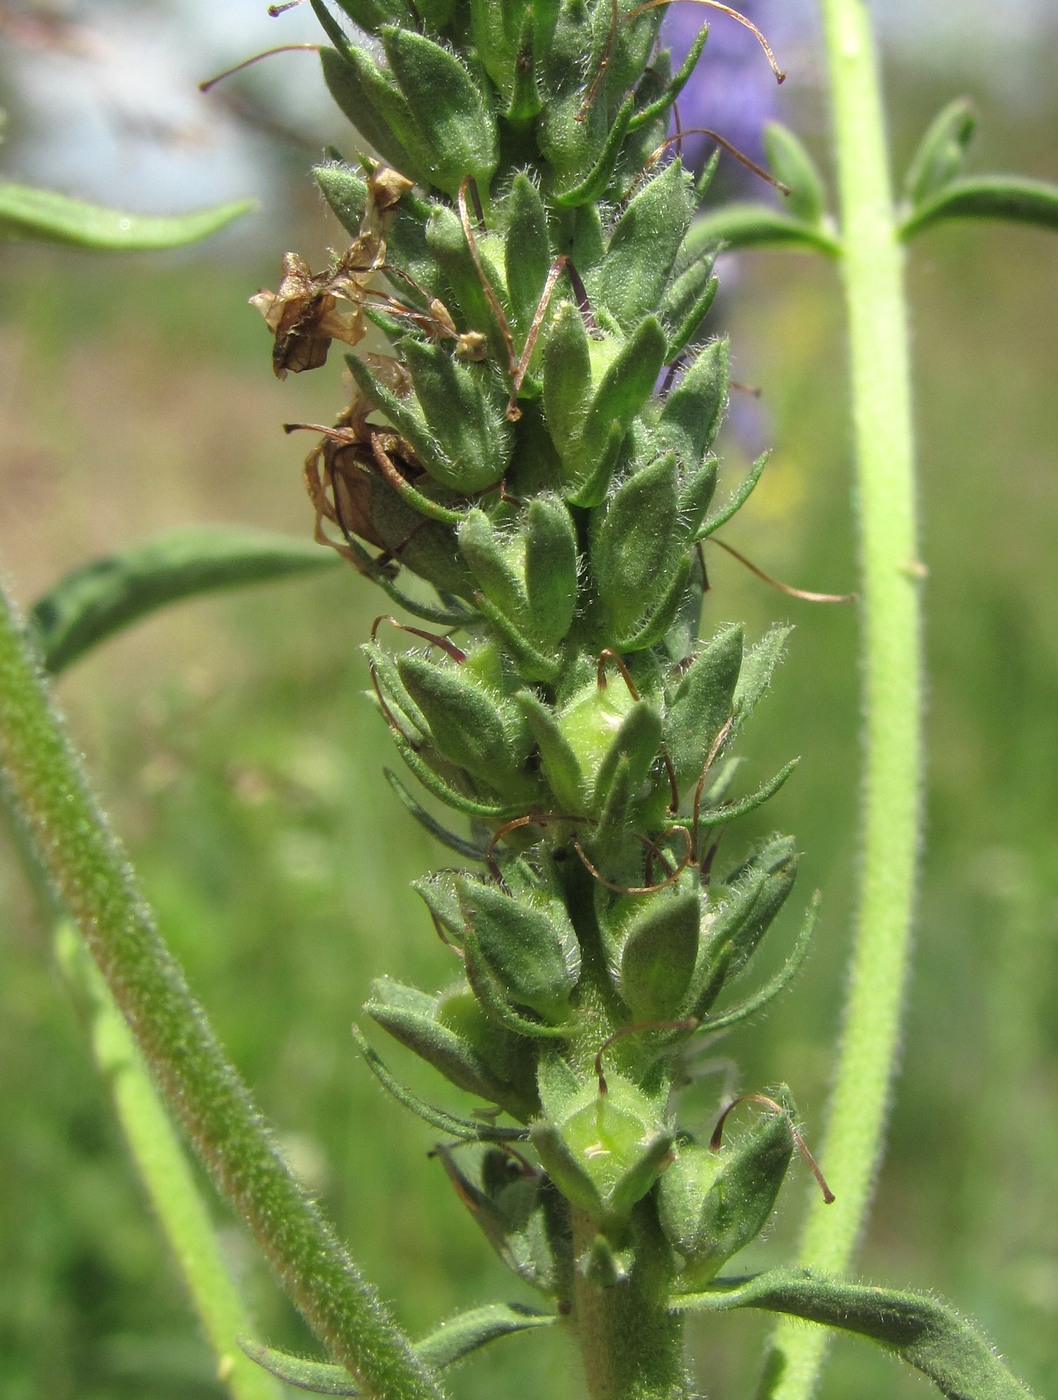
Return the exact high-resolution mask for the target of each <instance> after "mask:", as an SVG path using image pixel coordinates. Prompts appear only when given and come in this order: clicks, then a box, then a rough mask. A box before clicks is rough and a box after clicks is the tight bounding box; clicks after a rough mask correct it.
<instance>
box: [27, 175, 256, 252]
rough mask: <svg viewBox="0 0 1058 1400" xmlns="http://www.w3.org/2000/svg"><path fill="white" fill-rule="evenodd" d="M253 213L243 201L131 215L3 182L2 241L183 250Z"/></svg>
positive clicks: (123, 249)
mask: <svg viewBox="0 0 1058 1400" xmlns="http://www.w3.org/2000/svg"><path fill="white" fill-rule="evenodd" d="M253 207H254V206H253V205H252V204H249V203H247V202H246V201H245V200H242V201H239V202H238V203H235V204H225V205H221V206H219V207H218V208H216V209H204V210H202V211H201V212H200V213H197V214H175V215H167V216H154V215H150V214H126V213H122V212H120V211H118V210H115V209H103V208H100V206H99V205H96V204H86V203H85V202H84V201H83V200H80V199H71V198H69V196H67V195H63V194H56V193H54V192H53V191H52V190H38V189H32V188H30V187H29V186H26V185H14V184H11V183H9V182H8V181H0V240H4V241H7V242H32V243H59V244H65V245H67V246H72V247H78V248H95V249H98V250H100V251H104V252H131V251H133V250H136V249H139V250H148V249H160V248H180V247H182V246H183V245H184V244H185V243H194V242H196V241H197V240H198V239H200V238H207V237H208V236H209V235H210V234H211V233H216V232H217V231H218V230H219V229H222V228H224V226H225V225H226V224H230V223H231V221H232V220H233V219H238V218H241V217H242V215H243V214H247V213H249V212H250V210H251V209H253Z"/></svg>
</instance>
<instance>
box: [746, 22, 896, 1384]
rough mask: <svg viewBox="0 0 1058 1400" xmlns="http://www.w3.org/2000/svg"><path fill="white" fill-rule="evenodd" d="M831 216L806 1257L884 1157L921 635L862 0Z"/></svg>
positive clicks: (804, 1374)
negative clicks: (847, 940)
mask: <svg viewBox="0 0 1058 1400" xmlns="http://www.w3.org/2000/svg"><path fill="white" fill-rule="evenodd" d="M822 9H823V17H824V27H825V42H826V51H827V60H828V67H829V74H830V87H831V95H832V103H833V113H834V127H835V132H836V144H837V171H838V183H839V188H840V196H841V208H842V221H843V257H842V261H841V266H842V273H843V281H844V288H845V296H846V303H847V307H848V318H849V342H850V360H851V381H852V410H853V423H854V430H855V445H856V471H857V480H856V497H857V505H858V516H859V550H860V566H861V597H862V600H863V602H862V617H863V705H864V711H865V720H866V723H865V755H864V771H865V777H864V788H863V813H862V818H861V822H862V832H863V853H862V867H861V871H860V888H859V896H858V909H857V917H856V938H855V946H854V950H853V957H852V965H851V970H850V979H849V992H848V999H847V1003H846V1008H845V1019H844V1031H843V1037H842V1043H841V1050H840V1057H839V1062H838V1068H837V1074H836V1079H835V1083H834V1089H833V1095H832V1099H831V1107H830V1116H829V1124H828V1130H827V1135H826V1139H825V1142H824V1144H823V1147H822V1151H821V1157H822V1160H823V1162H824V1163H825V1165H826V1171H827V1176H828V1178H829V1180H830V1182H831V1184H832V1185H833V1187H834V1190H835V1191H836V1193H837V1201H836V1203H835V1204H834V1205H833V1206H831V1207H829V1208H828V1209H826V1210H825V1211H824V1209H823V1208H822V1203H821V1201H820V1200H819V1199H818V1198H817V1199H816V1200H815V1201H814V1202H813V1204H812V1206H811V1207H810V1209H809V1215H808V1219H807V1222H806V1226H805V1231H804V1237H803V1241H802V1246H801V1257H802V1260H803V1261H804V1262H805V1263H806V1264H810V1265H811V1266H813V1267H816V1268H819V1269H821V1270H825V1271H826V1272H828V1273H832V1274H840V1273H841V1272H843V1271H844V1270H846V1269H847V1268H848V1266H849V1264H850V1263H851V1261H852V1258H853V1256H854V1253H855V1250H856V1247H857V1244H858V1242H859V1239H860V1236H861V1235H862V1233H863V1229H864V1223H865V1220H866V1215H867V1211H868V1207H869V1204H870V1199H871V1195H872V1190H873V1186H874V1181H875V1177H876V1174H877V1171H878V1166H879V1161H880V1158H881V1154H882V1145H883V1136H884V1128H885V1119H886V1113H887V1110H888V1105H889V1097H890V1090H891V1085H892V1081H893V1077H894V1073H895V1069H896V1063H897V1059H898V1053H899V1041H900V1019H901V1010H902V1004H903V998H904V988H905V984H906V980H907V967H908V957H909V948H910V924H911V915H912V906H913V900H914V886H915V868H916V858H917V850H918V840H919V836H918V830H919V805H920V785H921V776H920V769H921V733H920V730H921V716H920V711H921V698H920V697H921V636H920V631H921V629H920V619H919V593H920V588H921V575H922V569H921V567H920V565H919V563H918V558H917V553H916V550H917V543H916V524H915V491H914V474H913V437H912V424H911V389H910V370H909V349H908V331H907V314H906V305H905V300H904V291H903V260H902V254H901V247H900V243H899V240H898V232H897V227H896V221H895V217H894V210H893V200H892V195H891V191H890V183H889V172H888V164H887V151H886V139H885V127H884V120H883V114H882V103H881V94H880V84H879V74H878V62H877V57H876V53H875V48H874V43H873V38H872V34H871V29H870V22H869V18H868V14H867V8H866V5H865V4H864V0H822ZM827 1339H828V1333H827V1332H826V1330H825V1329H822V1328H819V1329H815V1328H813V1329H808V1330H806V1329H804V1328H800V1327H798V1326H797V1325H796V1324H788V1323H781V1324H780V1326H779V1328H778V1330H777V1333H776V1336H775V1339H774V1343H773V1346H774V1350H773V1354H772V1356H771V1358H770V1360H769V1364H768V1376H769V1378H770V1379H769V1380H768V1381H766V1383H765V1388H766V1391H767V1393H768V1394H769V1395H770V1396H771V1397H772V1400H807V1397H808V1396H810V1395H811V1394H812V1393H813V1392H814V1390H815V1388H816V1384H817V1381H818V1377H819V1373H820V1369H821V1366H822V1362H823V1358H824V1355H825V1351H826V1346H827Z"/></svg>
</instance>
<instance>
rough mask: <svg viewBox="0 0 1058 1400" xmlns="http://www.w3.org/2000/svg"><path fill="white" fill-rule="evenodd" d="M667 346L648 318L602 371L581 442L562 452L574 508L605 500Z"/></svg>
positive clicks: (654, 321) (654, 322)
mask: <svg viewBox="0 0 1058 1400" xmlns="http://www.w3.org/2000/svg"><path fill="white" fill-rule="evenodd" d="M666 344H667V342H666V339H665V332H664V331H663V330H662V327H661V323H660V322H659V321H658V320H657V318H656V317H654V316H647V317H646V318H645V319H644V320H642V321H641V322H640V323H639V325H638V326H637V327H636V329H635V331H634V332H633V334H632V335H631V336H630V337H629V339H628V340H626V341H625V343H624V345H622V346H621V348H620V350H619V351H618V353H617V355H616V356H615V357H614V359H613V360H612V361H611V363H610V364H609V366H608V368H607V369H606V370H605V372H604V373H603V376H602V378H601V379H600V381H599V383H598V386H597V387H596V389H595V390H594V393H593V394H592V396H591V400H590V404H589V407H588V412H587V415H586V416H585V419H584V426H583V428H582V430H581V433H580V437H579V441H577V443H576V444H575V446H574V447H573V450H572V451H571V452H570V453H569V454H567V453H565V452H563V458H564V461H565V467H566V471H567V474H568V476H569V477H570V479H571V486H572V489H571V490H570V491H569V493H568V498H569V500H570V502H571V503H572V504H574V505H578V506H597V505H599V504H600V503H601V502H602V501H603V500H604V499H605V496H606V492H607V490H608V488H609V485H610V478H611V476H612V475H613V470H614V467H615V466H616V464H617V453H618V451H619V450H620V447H621V444H622V442H623V441H624V438H625V436H626V435H627V433H628V430H629V428H630V427H631V426H632V423H633V421H634V420H635V418H636V415H637V414H638V413H639V411H640V410H641V409H642V407H643V405H644V404H645V403H646V402H647V400H648V399H649V398H650V396H651V394H652V393H653V392H654V385H655V384H656V382H657V377H658V375H659V374H660V372H661V367H662V365H663V364H664V363H665V350H666ZM549 348H550V346H549ZM545 384H546V380H545ZM545 411H546V389H545ZM559 450H560V451H562V449H561V447H559Z"/></svg>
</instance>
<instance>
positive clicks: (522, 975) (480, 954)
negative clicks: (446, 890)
mask: <svg viewBox="0 0 1058 1400" xmlns="http://www.w3.org/2000/svg"><path fill="white" fill-rule="evenodd" d="M459 898H460V904H461V907H462V910H463V917H464V920H465V924H466V928H465V933H464V938H465V943H466V953H467V959H468V966H469V963H470V961H471V959H473V960H474V961H475V962H477V961H478V960H481V961H483V962H484V963H485V964H486V965H487V968H488V971H489V973H490V974H491V976H492V978H493V979H494V980H495V981H497V982H498V983H499V984H500V986H501V987H502V988H503V991H504V994H505V996H506V998H507V999H508V1000H509V1001H510V1002H512V1003H514V1004H515V1005H516V1006H526V1007H528V1008H529V1009H530V1010H531V1011H535V1012H536V1013H537V1015H539V1016H540V1017H542V1018H543V1020H544V1021H546V1022H549V1023H551V1024H552V1025H554V1024H557V1023H561V1022H564V1021H565V1020H567V1019H568V1017H569V1014H570V1004H569V999H570V996H571V995H572V993H573V991H574V989H575V988H576V985H577V981H578V978H579V976H580V944H579V943H578V942H577V935H576V933H575V932H574V930H573V925H572V924H571V923H570V921H569V915H568V914H567V913H566V910H565V907H564V906H563V904H562V901H561V899H559V898H558V897H557V896H553V897H550V898H547V897H545V896H541V897H540V899H539V901H538V902H529V900H528V899H527V898H526V897H525V895H524V894H523V896H522V897H521V898H514V897H512V896H511V895H509V894H506V893H504V892H503V891H502V890H501V889H499V888H498V887H497V886H495V885H492V884H484V883H481V882H479V881H475V880H470V879H467V878H465V877H464V878H463V879H461V880H460V882H459Z"/></svg>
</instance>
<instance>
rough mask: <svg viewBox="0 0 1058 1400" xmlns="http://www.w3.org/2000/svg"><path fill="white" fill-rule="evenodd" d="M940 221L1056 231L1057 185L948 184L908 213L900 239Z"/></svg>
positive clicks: (1006, 179) (1008, 181)
mask: <svg viewBox="0 0 1058 1400" xmlns="http://www.w3.org/2000/svg"><path fill="white" fill-rule="evenodd" d="M944 219H1005V220H1006V221H1007V222H1008V223H1019V224H1034V225H1035V226H1036V227H1037V228H1045V229H1051V230H1058V185H1051V184H1048V183H1047V182H1046V181H1044V180H1028V179H1025V178H1024V177H1019V176H1016V175H980V176H978V177H977V178H975V179H967V180H952V181H951V182H950V183H949V184H947V185H945V186H944V187H943V189H941V190H939V191H938V192H937V193H936V194H935V195H933V196H932V197H931V198H929V199H926V200H924V201H923V202H922V203H921V204H918V205H916V207H915V208H914V209H913V210H912V211H911V213H910V214H909V215H908V216H907V218H906V219H905V220H904V221H903V223H902V224H901V225H900V230H899V232H900V237H901V238H904V239H908V238H911V237H912V235H914V234H916V233H921V232H922V230H923V229H925V228H929V227H930V226H931V225H933V224H938V223H941V222H942V221H943V220H944Z"/></svg>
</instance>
